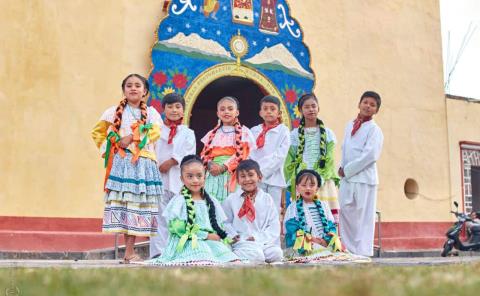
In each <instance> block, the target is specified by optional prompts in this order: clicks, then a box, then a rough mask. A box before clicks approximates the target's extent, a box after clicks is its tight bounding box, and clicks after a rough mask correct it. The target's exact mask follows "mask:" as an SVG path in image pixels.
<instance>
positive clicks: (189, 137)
mask: <svg viewBox="0 0 480 296" xmlns="http://www.w3.org/2000/svg"><path fill="white" fill-rule="evenodd" d="M179 136H180V137H179V138H178V139H176V138H174V139H173V143H172V145H173V149H172V158H173V159H175V160H176V161H177V162H178V163H180V162H181V161H182V159H183V158H184V157H185V156H187V155H190V154H195V153H196V142H195V134H194V132H193V131H192V130H191V129H189V128H187V127H185V128H184V130H183V131H182V133H181V135H179Z"/></svg>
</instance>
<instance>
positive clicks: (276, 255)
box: [232, 241, 283, 263]
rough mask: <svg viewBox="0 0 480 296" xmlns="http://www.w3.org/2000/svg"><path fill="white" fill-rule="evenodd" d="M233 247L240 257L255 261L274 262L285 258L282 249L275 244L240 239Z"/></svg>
mask: <svg viewBox="0 0 480 296" xmlns="http://www.w3.org/2000/svg"><path fill="white" fill-rule="evenodd" d="M232 249H233V252H234V253H235V254H236V255H237V256H238V257H240V258H241V259H247V260H249V261H251V262H253V263H265V262H267V263H272V262H278V261H282V259H283V251H282V249H281V248H280V247H278V246H276V245H273V244H268V245H260V244H259V243H257V242H251V241H239V242H237V243H235V244H234V245H233V246H232Z"/></svg>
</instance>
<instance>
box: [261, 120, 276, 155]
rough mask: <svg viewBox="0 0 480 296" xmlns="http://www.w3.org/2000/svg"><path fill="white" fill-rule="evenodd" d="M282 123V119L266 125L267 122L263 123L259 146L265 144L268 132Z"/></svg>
mask: <svg viewBox="0 0 480 296" xmlns="http://www.w3.org/2000/svg"><path fill="white" fill-rule="evenodd" d="M279 124H280V120H277V121H276V122H275V123H274V124H273V125H270V126H268V125H266V124H265V122H264V123H263V124H262V132H261V133H260V134H259V135H258V137H257V148H262V147H263V146H264V145H265V136H266V135H267V132H268V131H269V130H271V129H272V128H276V127H277V126H278V125H279Z"/></svg>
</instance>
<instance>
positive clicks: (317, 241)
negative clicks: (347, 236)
mask: <svg viewBox="0 0 480 296" xmlns="http://www.w3.org/2000/svg"><path fill="white" fill-rule="evenodd" d="M321 183H322V179H321V177H320V175H319V174H318V173H317V172H316V171H314V170H302V171H300V172H299V173H298V175H297V177H296V180H295V184H296V185H297V186H296V190H297V192H298V196H297V197H296V199H295V200H294V201H292V203H291V204H290V205H289V206H288V208H287V211H286V213H285V220H284V221H285V222H284V233H285V244H286V247H287V248H288V249H290V253H292V255H293V257H298V256H309V257H310V258H313V257H315V256H321V257H324V256H325V255H330V254H331V252H332V251H333V252H336V251H341V244H340V240H339V239H338V236H337V228H336V226H335V220H334V219H333V215H332V213H331V211H330V207H329V206H328V203H326V202H325V201H320V200H319V199H318V195H317V190H318V184H321Z"/></svg>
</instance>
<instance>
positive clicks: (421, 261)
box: [0, 256, 480, 269]
mask: <svg viewBox="0 0 480 296" xmlns="http://www.w3.org/2000/svg"><path fill="white" fill-rule="evenodd" d="M474 263H480V257H479V256H472V257H466V256H462V257H448V258H442V257H423V258H373V259H372V262H368V263H349V262H326V263H322V264H272V265H229V266H225V267H226V268H230V267H231V268H242V267H255V268H258V267H267V266H272V267H302V266H332V265H343V266H344V265H362V266H365V265H371V266H436V265H447V264H474ZM12 267H13V268H73V269H78V268H161V267H155V266H145V265H139V264H120V261H119V260H0V268H12ZM213 268H218V266H215V267H213Z"/></svg>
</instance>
